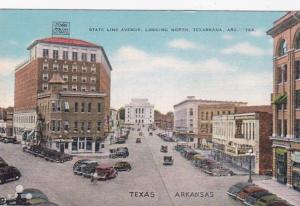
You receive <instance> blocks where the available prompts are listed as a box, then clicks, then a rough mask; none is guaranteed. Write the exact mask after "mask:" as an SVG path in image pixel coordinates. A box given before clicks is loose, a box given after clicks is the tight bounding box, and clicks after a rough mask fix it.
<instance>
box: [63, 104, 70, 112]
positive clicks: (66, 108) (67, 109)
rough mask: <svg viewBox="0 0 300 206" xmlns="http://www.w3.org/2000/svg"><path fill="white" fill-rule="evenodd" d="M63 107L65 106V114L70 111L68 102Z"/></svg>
mask: <svg viewBox="0 0 300 206" xmlns="http://www.w3.org/2000/svg"><path fill="white" fill-rule="evenodd" d="M64 106H65V110H64V111H65V112H69V111H70V105H69V102H64Z"/></svg>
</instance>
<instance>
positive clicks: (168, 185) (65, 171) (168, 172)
mask: <svg viewBox="0 0 300 206" xmlns="http://www.w3.org/2000/svg"><path fill="white" fill-rule="evenodd" d="M144 135H145V136H144V137H143V138H142V143H140V144H137V143H135V140H136V137H138V133H137V132H136V131H135V132H131V133H130V136H129V139H128V140H127V143H126V144H125V145H111V146H110V148H114V147H118V146H127V147H128V148H129V152H130V156H129V157H128V158H126V159H114V160H112V159H99V162H100V163H101V162H105V163H113V162H116V161H118V160H119V161H120V160H126V161H128V162H129V163H130V164H131V165H132V168H133V169H132V171H130V172H119V175H118V177H117V178H115V179H112V180H107V181H99V182H97V184H96V185H94V184H91V182H90V181H89V179H87V178H84V177H81V176H76V175H74V174H73V172H72V166H73V164H74V162H75V161H76V160H78V158H74V159H73V161H71V162H66V163H63V164H58V163H50V162H46V161H45V160H44V159H40V158H37V157H34V156H32V155H30V154H27V153H23V152H22V150H21V146H20V145H13V144H3V143H0V156H2V157H3V158H4V159H5V160H6V161H7V162H8V163H9V164H10V165H13V166H16V167H17V168H19V169H20V171H21V173H22V175H23V176H22V177H21V179H20V180H19V181H16V182H10V183H7V184H4V185H0V196H6V195H7V194H8V193H14V191H15V186H16V185H18V184H22V185H23V186H24V187H25V188H29V187H31V188H39V189H41V190H42V191H43V192H44V193H45V194H47V195H48V197H49V199H50V200H51V201H53V202H55V203H58V204H59V205H60V206H76V205H87V203H89V204H88V205H91V206H93V205H95V206H98V205H108V206H110V205H111V206H116V205H131V206H132V205H137V206H140V205H178V206H181V205H197V206H200V205H204V206H206V205H216V206H223V205H224V206H228V205H230V206H235V205H242V204H241V203H239V202H236V201H234V200H232V199H230V198H229V197H227V195H226V190H227V189H228V187H229V186H231V185H232V184H234V183H235V182H237V181H246V180H247V176H233V177H211V176H208V175H206V174H204V173H202V172H201V171H200V170H199V169H197V168H195V167H194V166H193V165H192V164H191V163H190V162H189V161H187V160H186V159H184V158H183V157H181V155H180V154H179V153H178V152H176V151H175V150H173V145H174V143H169V142H168V143H167V142H163V141H162V140H161V139H160V138H159V137H158V136H156V135H155V134H154V135H153V136H148V133H147V132H146V130H145V131H144ZM162 144H164V145H166V144H167V145H168V146H169V154H170V155H173V157H174V165H173V166H163V165H162V161H163V156H164V153H161V152H160V146H161V145H162ZM107 149H108V148H107ZM254 180H255V178H254ZM131 192H132V193H131ZM133 192H137V194H136V195H137V197H136V196H135V193H133ZM147 192H148V193H149V194H148V195H147ZM151 192H152V193H154V197H151ZM182 192H194V193H196V192H200V195H198V196H197V197H186V195H185V194H183V193H182ZM152 196H153V194H152Z"/></svg>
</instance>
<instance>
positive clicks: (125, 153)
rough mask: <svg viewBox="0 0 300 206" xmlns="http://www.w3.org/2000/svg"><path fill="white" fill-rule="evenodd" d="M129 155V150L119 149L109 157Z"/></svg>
mask: <svg viewBox="0 0 300 206" xmlns="http://www.w3.org/2000/svg"><path fill="white" fill-rule="evenodd" d="M128 156H129V153H128V151H126V150H117V151H115V152H114V153H111V154H109V158H113V159H114V158H126V157H128Z"/></svg>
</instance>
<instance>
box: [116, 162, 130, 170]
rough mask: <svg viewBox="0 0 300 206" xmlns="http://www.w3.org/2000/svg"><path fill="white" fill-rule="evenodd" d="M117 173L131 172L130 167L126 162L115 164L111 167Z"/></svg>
mask: <svg viewBox="0 0 300 206" xmlns="http://www.w3.org/2000/svg"><path fill="white" fill-rule="evenodd" d="M113 167H114V168H115V169H116V170H117V171H118V172H119V171H129V170H131V165H130V164H129V163H128V162H116V163H115V164H114V166H113Z"/></svg>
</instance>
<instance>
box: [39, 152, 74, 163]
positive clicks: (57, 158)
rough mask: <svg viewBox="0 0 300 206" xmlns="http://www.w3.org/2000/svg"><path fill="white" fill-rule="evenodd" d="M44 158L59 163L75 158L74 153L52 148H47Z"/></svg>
mask: <svg viewBox="0 0 300 206" xmlns="http://www.w3.org/2000/svg"><path fill="white" fill-rule="evenodd" d="M44 158H45V160H47V161H51V162H58V163H63V162H66V161H69V160H72V159H73V157H72V155H69V154H65V153H60V152H58V151H56V150H52V149H46V150H45V155H44Z"/></svg>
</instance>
